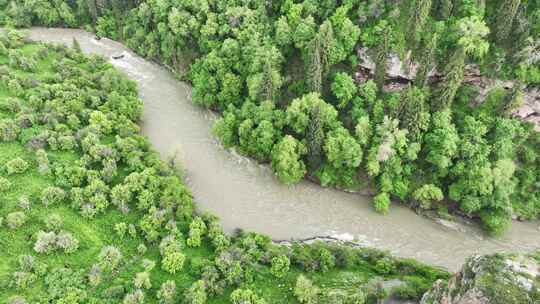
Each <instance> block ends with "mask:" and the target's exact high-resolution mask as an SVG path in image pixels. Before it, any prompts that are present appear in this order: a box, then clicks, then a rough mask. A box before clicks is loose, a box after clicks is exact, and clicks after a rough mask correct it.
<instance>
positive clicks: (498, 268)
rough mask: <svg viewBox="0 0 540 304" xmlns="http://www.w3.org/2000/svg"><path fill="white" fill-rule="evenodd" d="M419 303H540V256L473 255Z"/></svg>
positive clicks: (438, 283)
mask: <svg viewBox="0 0 540 304" xmlns="http://www.w3.org/2000/svg"><path fill="white" fill-rule="evenodd" d="M420 303H421V304H537V303H540V254H538V255H537V256H536V258H535V257H533V256H529V255H517V254H494V255H486V256H473V257H471V258H469V259H468V260H467V262H466V263H465V265H464V266H463V267H462V269H461V271H459V272H458V273H456V274H455V275H454V276H453V277H451V278H450V280H448V282H445V281H437V282H436V283H435V284H434V286H433V287H432V289H431V290H430V291H428V292H427V293H425V294H424V296H423V297H422V300H421V302H420Z"/></svg>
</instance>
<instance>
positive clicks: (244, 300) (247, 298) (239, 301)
mask: <svg viewBox="0 0 540 304" xmlns="http://www.w3.org/2000/svg"><path fill="white" fill-rule="evenodd" d="M231 302H232V303H233V304H266V301H265V300H264V299H263V298H260V297H259V296H258V295H257V294H256V293H254V292H253V291H251V290H250V289H244V288H239V289H236V290H235V291H233V292H232V293H231Z"/></svg>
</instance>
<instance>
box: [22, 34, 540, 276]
mask: <svg viewBox="0 0 540 304" xmlns="http://www.w3.org/2000/svg"><path fill="white" fill-rule="evenodd" d="M30 38H31V39H34V40H38V41H46V42H63V43H67V44H71V42H72V39H73V38H76V39H77V40H78V41H79V43H80V45H81V47H82V49H83V51H85V52H87V53H97V54H101V55H104V56H106V57H108V58H110V60H111V62H112V63H113V64H114V65H115V66H117V67H118V68H119V69H120V70H122V71H124V72H125V73H126V74H127V75H128V76H129V77H130V78H131V79H133V80H135V81H137V83H138V85H139V92H140V97H141V99H142V100H143V101H144V115H143V119H142V124H141V126H142V132H143V133H144V135H146V136H147V137H148V138H149V139H150V141H151V142H152V144H153V145H154V147H155V148H156V149H157V150H158V151H160V153H161V154H162V156H163V157H168V156H170V155H171V154H176V155H177V156H176V157H177V159H179V161H180V163H181V164H182V167H183V169H184V171H185V176H186V180H187V183H188V184H189V186H190V188H191V189H192V192H193V195H194V197H195V199H196V201H197V203H198V206H199V207H200V208H201V209H203V210H207V211H210V212H212V213H214V214H217V215H219V216H220V218H221V220H222V224H223V226H224V228H225V229H226V230H227V231H232V230H233V229H235V228H243V229H246V230H253V231H257V232H261V233H265V234H268V235H270V236H272V237H273V238H274V239H291V238H292V239H295V238H296V239H299V238H308V237H313V236H327V235H335V236H339V237H343V238H345V239H351V238H354V239H356V240H357V241H358V242H360V243H363V244H366V245H370V246H374V247H377V248H380V249H386V250H389V251H391V252H392V253H394V254H396V255H399V256H403V257H411V258H416V259H418V260H420V261H423V262H427V263H430V264H434V265H439V266H443V267H447V268H449V269H451V270H455V269H457V268H458V266H459V265H460V264H461V263H462V262H463V261H464V259H465V258H466V257H467V256H469V255H471V254H473V253H490V252H496V251H530V250H534V249H538V248H540V230H539V228H540V222H538V221H536V222H528V223H520V222H515V223H513V225H512V228H511V229H510V230H509V231H508V232H507V233H506V234H505V236H504V237H502V238H500V239H491V238H487V237H485V236H484V235H483V234H482V232H481V231H480V230H479V229H477V228H476V227H474V225H468V224H454V223H446V222H442V221H441V222H440V223H437V222H434V221H432V220H429V219H426V218H423V217H420V216H417V215H416V214H415V213H414V212H412V211H411V210H409V209H408V208H406V207H402V206H399V205H394V206H392V208H391V211H390V214H389V215H387V216H382V215H379V214H377V213H375V212H374V211H373V210H372V208H371V203H370V199H369V198H368V197H363V196H359V195H356V194H350V193H345V192H342V191H338V190H333V189H325V188H321V187H319V186H317V185H315V184H312V183H309V182H301V183H299V184H298V185H294V186H285V185H282V184H280V183H279V182H278V181H277V180H276V179H275V177H274V175H273V174H272V172H271V170H270V169H269V168H268V167H266V166H261V165H259V164H257V163H256V162H254V161H252V160H250V159H248V158H245V157H242V156H239V155H237V154H236V153H232V152H230V151H226V150H224V149H223V148H221V147H220V146H219V144H218V143H217V141H216V139H215V138H214V137H213V136H212V134H211V132H210V129H211V125H212V121H213V120H214V119H215V115H214V114H213V113H211V112H208V111H206V110H203V109H201V108H198V107H196V106H194V105H192V103H191V94H190V87H189V85H187V84H186V83H183V82H180V81H178V80H176V79H175V77H174V76H173V75H172V74H170V73H169V72H168V71H167V70H166V69H164V68H162V67H160V66H159V65H156V64H154V63H151V62H148V61H146V60H144V59H142V58H140V57H139V56H137V55H135V54H133V53H132V52H131V51H129V50H128V49H127V48H125V47H124V46H122V45H121V44H119V43H116V42H113V41H110V40H108V39H101V40H99V41H98V40H95V39H94V35H93V34H90V33H87V32H84V31H82V30H69V29H43V28H33V29H31V30H30ZM113 55H114V56H116V55H124V57H123V58H121V59H112V56H113Z"/></svg>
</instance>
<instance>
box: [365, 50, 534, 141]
mask: <svg viewBox="0 0 540 304" xmlns="http://www.w3.org/2000/svg"><path fill="white" fill-rule="evenodd" d="M357 57H358V59H359V69H360V70H359V72H357V73H356V75H355V78H356V80H357V81H358V82H363V81H365V80H367V78H368V77H372V75H373V72H374V71H375V63H374V62H373V60H372V59H371V57H370V55H369V52H368V49H367V48H362V47H361V48H358V49H357ZM417 70H418V65H417V64H415V63H414V62H411V63H410V64H409V65H408V66H407V65H405V64H403V61H402V60H401V59H400V58H399V56H398V55H396V54H394V53H392V54H390V56H388V59H387V70H386V77H387V82H386V84H385V86H384V89H385V90H386V91H399V90H402V89H404V88H406V87H407V86H408V85H409V83H411V82H412V81H413V80H414V79H415V77H416V72H417ZM428 76H429V77H430V78H431V79H432V81H434V82H435V81H439V80H440V78H441V75H440V73H438V72H437V71H436V70H433V71H431V72H430V73H429V75H428ZM463 83H464V84H469V85H473V86H474V87H476V88H477V89H478V94H477V96H476V97H475V98H474V100H471V103H472V104H480V103H482V102H483V101H484V100H485V98H486V97H487V95H488V94H489V92H490V91H491V90H492V89H494V88H496V87H502V88H504V89H512V88H513V87H514V85H515V83H514V82H513V81H510V80H500V79H492V78H488V77H486V76H483V75H482V73H481V72H480V68H479V67H478V65H474V64H469V65H467V66H466V67H465V75H464V79H463ZM512 115H513V116H514V117H517V118H519V119H521V120H523V121H526V122H530V123H532V124H534V126H535V129H536V131H539V132H540V89H538V88H536V87H528V88H525V89H524V90H523V104H522V105H521V106H520V107H519V108H517V109H515V110H514V111H513V112H512Z"/></svg>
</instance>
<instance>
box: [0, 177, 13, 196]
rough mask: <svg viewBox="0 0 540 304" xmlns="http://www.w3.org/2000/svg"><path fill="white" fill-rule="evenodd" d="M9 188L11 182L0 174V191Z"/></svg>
mask: <svg viewBox="0 0 540 304" xmlns="http://www.w3.org/2000/svg"><path fill="white" fill-rule="evenodd" d="M9 188H11V182H10V181H9V180H8V179H7V178H4V177H1V176H0V192H7V191H8V190H9Z"/></svg>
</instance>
